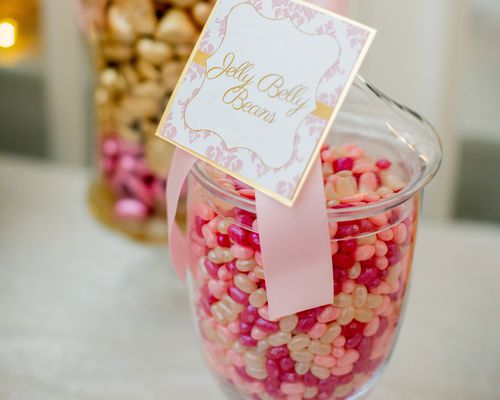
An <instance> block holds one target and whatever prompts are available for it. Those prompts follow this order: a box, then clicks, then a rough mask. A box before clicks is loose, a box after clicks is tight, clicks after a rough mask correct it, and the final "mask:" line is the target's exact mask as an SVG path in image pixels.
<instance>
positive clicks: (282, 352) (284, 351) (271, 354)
mask: <svg viewBox="0 0 500 400" xmlns="http://www.w3.org/2000/svg"><path fill="white" fill-rule="evenodd" d="M288 354H289V351H288V348H287V346H278V347H270V348H269V349H268V351H267V357H268V358H269V359H271V360H279V359H281V358H284V357H286V356H288Z"/></svg>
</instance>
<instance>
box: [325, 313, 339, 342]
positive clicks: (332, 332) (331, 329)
mask: <svg viewBox="0 0 500 400" xmlns="http://www.w3.org/2000/svg"><path fill="white" fill-rule="evenodd" d="M339 315H340V314H339ZM341 330H342V329H341V327H340V325H339V324H338V323H337V322H333V323H331V324H330V325H328V329H327V330H326V332H325V334H324V335H323V336H322V337H321V339H320V340H321V341H322V342H323V343H326V344H331V343H333V342H334V340H335V339H336V338H337V337H338V336H339V335H340V332H341Z"/></svg>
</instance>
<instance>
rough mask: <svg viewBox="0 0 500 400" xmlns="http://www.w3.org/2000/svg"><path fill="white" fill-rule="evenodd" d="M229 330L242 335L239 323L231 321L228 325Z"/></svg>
mask: <svg viewBox="0 0 500 400" xmlns="http://www.w3.org/2000/svg"><path fill="white" fill-rule="evenodd" d="M227 329H229V330H230V331H231V332H232V333H240V324H239V323H238V322H237V321H231V322H229V323H228V324H227Z"/></svg>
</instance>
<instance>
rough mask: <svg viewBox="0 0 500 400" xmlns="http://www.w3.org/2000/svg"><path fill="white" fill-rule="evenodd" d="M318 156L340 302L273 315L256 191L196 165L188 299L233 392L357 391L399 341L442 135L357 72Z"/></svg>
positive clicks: (260, 395) (337, 394) (210, 360)
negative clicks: (424, 200) (424, 195)
mask: <svg viewBox="0 0 500 400" xmlns="http://www.w3.org/2000/svg"><path fill="white" fill-rule="evenodd" d="M321 161H322V167H323V178H324V189H325V202H326V205H327V209H328V221H329V227H330V232H329V235H330V244H331V254H332V263H331V265H328V266H325V267H326V268H330V267H333V274H334V285H333V286H332V288H331V290H332V291H333V292H334V301H333V303H332V304H328V305H324V306H321V307H316V308H313V309H309V310H306V311H303V312H299V313H297V314H292V315H288V316H285V317H283V318H280V319H277V320H272V319H270V317H269V314H268V306H267V292H266V277H265V276H266V265H265V262H263V260H262V255H261V252H260V250H261V248H260V238H259V228H258V225H259V224H258V215H256V212H255V203H254V196H255V194H254V191H253V189H251V188H249V187H248V186H246V185H244V184H242V183H241V182H239V181H238V180H236V179H234V178H232V177H230V176H227V175H225V174H224V173H222V172H220V171H219V170H216V169H215V168H213V167H210V166H208V165H207V164H204V163H202V162H198V163H197V164H196V165H195V167H194V168H193V170H192V172H191V176H190V179H189V186H188V237H189V244H190V250H189V251H190V254H189V255H190V271H191V279H190V290H191V292H192V293H191V295H192V299H193V303H192V304H193V307H194V315H195V316H196V325H197V327H198V328H199V335H200V340H201V343H202V349H203V354H204V356H205V359H206V362H207V364H208V367H209V368H210V370H211V371H212V373H213V374H214V376H215V377H216V379H217V381H218V382H219V384H220V386H221V388H222V389H223V391H224V392H225V393H226V394H227V396H228V398H231V399H235V398H241V399H255V400H257V399H260V400H272V399H287V400H301V399H315V400H327V399H328V400H330V399H335V400H340V399H359V398H361V397H363V396H365V395H366V394H367V393H368V391H369V390H370V389H371V388H372V387H373V385H374V384H375V382H376V381H377V379H378V377H379V376H380V374H381V371H382V370H383V367H384V365H385V364H386V363H387V361H388V358H389V356H390V354H391V351H392V349H393V348H394V343H395V339H396V336H397V333H398V330H399V327H400V318H401V315H402V312H403V311H404V304H405V300H406V295H407V288H408V282H409V278H410V272H411V268H412V259H413V252H414V246H415V236H416V228H417V222H418V216H419V209H420V199H421V195H420V193H421V190H422V188H423V187H424V186H425V184H427V183H428V182H429V181H430V180H431V178H432V177H433V176H434V174H435V173H436V172H437V170H438V167H439V164H440V161H441V148H440V143H439V139H438V138H437V136H436V134H435V133H434V131H433V130H432V128H431V127H430V125H429V124H428V123H427V122H426V121H424V120H423V119H422V118H420V117H419V116H418V115H417V114H415V113H413V112H409V111H408V110H407V109H406V108H403V107H400V106H399V105H397V104H396V103H394V102H392V101H391V100H389V99H388V98H387V97H385V96H384V95H383V94H381V93H379V92H378V91H376V90H375V89H373V88H372V87H371V86H370V85H368V84H366V83H365V82H364V81H363V80H362V79H361V78H357V80H356V82H355V84H354V85H353V87H352V89H351V91H350V93H349V96H348V99H347V100H346V103H345V104H344V106H343V107H342V110H341V112H340V113H339V116H338V118H337V120H336V122H335V124H334V127H333V130H332V132H331V134H330V137H329V139H328V144H325V145H324V146H323V148H322V151H321ZM297 229H300V226H297ZM304 235H307V232H304ZM284 240H286V238H284ZM416 290H418V288H417V289H416ZM291 295H293V296H300V295H301V294H300V293H293V294H291Z"/></svg>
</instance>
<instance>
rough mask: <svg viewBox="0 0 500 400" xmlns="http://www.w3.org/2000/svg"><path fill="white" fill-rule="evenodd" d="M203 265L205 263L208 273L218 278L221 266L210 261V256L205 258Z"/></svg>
mask: <svg viewBox="0 0 500 400" xmlns="http://www.w3.org/2000/svg"><path fill="white" fill-rule="evenodd" d="M203 265H205V269H206V270H207V272H208V274H209V275H210V276H211V277H212V278H213V279H218V278H219V275H218V272H219V268H220V265H218V264H215V263H214V262H212V261H210V260H209V259H208V258H207V259H205V261H204V262H203Z"/></svg>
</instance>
